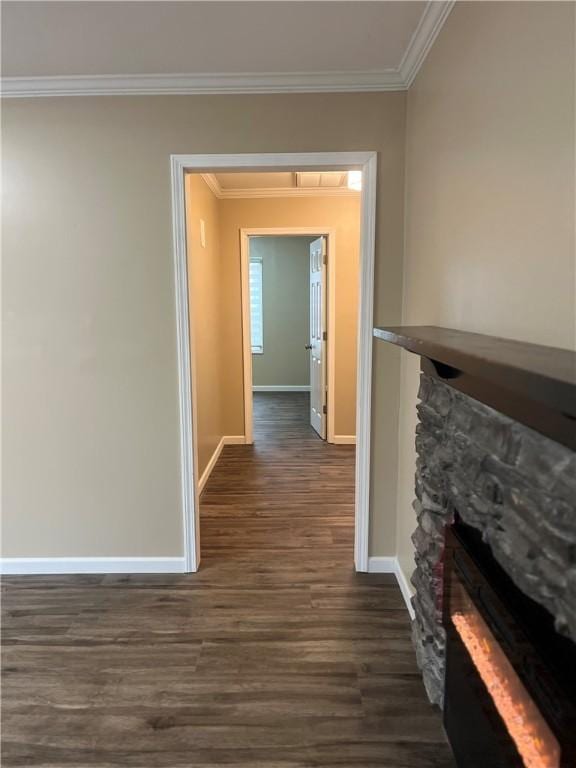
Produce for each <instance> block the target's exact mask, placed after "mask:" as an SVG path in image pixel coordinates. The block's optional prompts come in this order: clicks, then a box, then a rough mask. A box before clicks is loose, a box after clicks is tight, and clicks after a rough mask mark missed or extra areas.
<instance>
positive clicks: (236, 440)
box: [222, 435, 246, 445]
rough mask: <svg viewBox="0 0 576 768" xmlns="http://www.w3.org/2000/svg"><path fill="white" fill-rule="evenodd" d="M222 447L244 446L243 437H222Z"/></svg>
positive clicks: (244, 440)
mask: <svg viewBox="0 0 576 768" xmlns="http://www.w3.org/2000/svg"><path fill="white" fill-rule="evenodd" d="M222 440H224V445H246V436H245V435H224V437H223V438H222Z"/></svg>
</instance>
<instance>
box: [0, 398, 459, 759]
mask: <svg viewBox="0 0 576 768" xmlns="http://www.w3.org/2000/svg"><path fill="white" fill-rule="evenodd" d="M254 405H255V408H254V410H255V440H256V442H255V445H254V446H231V447H226V448H225V450H224V452H223V454H222V456H221V458H220V460H219V462H218V464H217V466H216V468H215V470H214V472H213V474H212V476H211V478H210V480H209V483H208V485H207V487H206V490H205V492H204V494H203V496H202V503H201V534H202V565H201V570H200V572H199V573H198V574H195V575H167V576H154V575H145V576H120V575H117V576H114V575H108V576H60V577H57V576H51V577H48V576H36V577H34V576H32V577H8V578H5V579H4V603H3V611H4V622H3V636H4V637H3V641H4V659H3V663H4V669H5V678H4V687H3V691H2V695H3V738H4V747H3V755H2V764H3V765H4V766H6V768H8V767H9V766H29V767H32V766H36V767H38V766H43V767H44V768H48V766H49V767H50V768H64V767H66V768H88V766H90V768H120V767H121V766H126V767H128V766H130V767H131V768H154V767H156V766H158V767H162V768H179V767H182V768H184V766H186V768H212V767H215V766H222V765H228V766H243V768H309V767H312V766H325V767H328V766H331V767H333V768H336V766H339V767H340V768H450V767H451V766H452V762H451V758H450V753H449V749H448V747H447V745H446V742H445V738H444V735H443V732H442V729H441V725H440V716H439V714H438V713H437V712H436V711H435V710H433V709H432V708H431V707H430V705H429V704H428V702H427V700H426V697H425V694H424V689H423V686H422V682H421V679H420V676H419V673H418V670H417V669H416V664H415V659H414V652H413V650H412V646H411V643H410V629H409V622H408V616H407V613H406V609H405V607H404V604H403V601H402V598H401V595H400V592H399V589H398V587H397V586H396V583H395V581H394V578H393V577H392V576H388V575H380V576H377V575H365V574H355V573H354V571H353V566H352V546H353V475H354V449H353V447H352V446H333V445H328V444H325V443H323V442H322V441H321V440H320V439H319V438H318V437H317V436H316V435H315V433H314V432H313V431H312V429H311V428H310V427H309V426H308V417H307V395H305V394H294V395H293V394H290V395H278V394H262V395H257V396H256V397H255V404H254Z"/></svg>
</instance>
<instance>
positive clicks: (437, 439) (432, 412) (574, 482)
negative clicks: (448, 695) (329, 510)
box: [412, 374, 576, 706]
mask: <svg viewBox="0 0 576 768" xmlns="http://www.w3.org/2000/svg"><path fill="white" fill-rule="evenodd" d="M418 396H419V398H420V402H419V404H418V406H417V408H418V416H419V423H418V426H417V428H416V451H417V454H418V459H417V470H416V501H415V502H414V508H415V510H416V514H417V518H418V526H417V529H416V531H415V532H414V535H413V537H412V540H413V542H414V545H415V547H416V570H415V572H414V575H413V577H412V584H413V585H414V588H415V590H416V594H415V596H414V598H413V605H414V609H415V612H416V618H415V620H414V622H413V625H412V629H413V632H412V635H413V640H414V645H415V648H416V653H417V657H418V663H419V666H420V668H421V670H422V674H423V677H424V683H425V685H426V690H427V692H428V696H429V698H430V700H431V701H432V702H434V703H436V704H439V705H440V706H442V705H443V691H444V646H445V635H444V630H443V628H442V625H441V595H442V559H443V547H444V527H445V525H446V524H447V523H449V522H450V521H451V519H452V517H453V514H454V511H455V510H457V511H458V513H459V514H460V516H461V517H462V519H463V520H464V522H466V523H468V524H469V525H472V526H474V527H475V528H477V529H479V530H480V531H482V535H483V538H484V540H485V541H486V542H487V543H488V544H489V545H490V547H491V549H492V552H493V554H494V556H495V557H496V559H497V560H498V562H499V563H500V564H501V565H502V566H503V568H504V569H505V570H506V571H507V572H508V574H509V575H510V576H511V577H512V579H513V580H514V582H515V583H516V585H517V586H518V587H519V588H520V589H521V590H522V591H523V592H525V593H526V594H528V595H529V596H530V597H532V598H533V599H534V600H536V601H537V602H539V603H540V604H542V605H543V606H544V607H545V608H547V609H548V610H549V611H550V613H551V614H552V615H553V616H554V617H555V621H556V627H557V629H558V631H559V632H561V633H563V634H565V635H568V636H570V637H571V638H572V639H573V640H575V641H576V454H575V453H574V452H573V451H571V450H569V449H568V448H565V447H564V446H562V445H559V444H558V443H555V442H553V441H552V440H549V439H548V438H546V437H543V436H542V435H540V434H538V433H537V432H534V431H533V430H531V429H529V428H528V427H525V426H523V425H521V424H518V422H515V421H512V420H511V419H509V418H507V417H506V416H503V415H502V414H500V413H498V412H497V411H494V410H493V409H492V408H489V407H488V406H486V405H483V404H482V403H479V402H478V401H476V400H473V399H472V398H471V397H468V396H467V395H463V394H462V393H460V392H458V391H456V390H455V389H452V388H451V387H450V386H448V385H447V384H444V383H443V382H442V381H439V380H437V379H435V378H432V377H430V376H427V375H425V374H422V376H421V380H420V390H419V393H418Z"/></svg>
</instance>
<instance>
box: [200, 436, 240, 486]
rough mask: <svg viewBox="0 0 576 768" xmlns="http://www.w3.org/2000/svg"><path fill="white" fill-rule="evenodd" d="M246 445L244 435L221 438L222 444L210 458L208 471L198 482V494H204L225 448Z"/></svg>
mask: <svg viewBox="0 0 576 768" xmlns="http://www.w3.org/2000/svg"><path fill="white" fill-rule="evenodd" d="M245 444H246V438H245V437H244V435H224V437H221V438H220V442H219V443H218V445H217V446H216V448H215V450H214V453H213V454H212V456H211V457H210V461H209V462H208V464H207V465H206V469H205V470H204V472H202V475H201V477H200V480H199V481H198V493H202V491H203V490H204V486H205V485H206V483H207V482H208V478H209V477H210V475H211V473H212V470H213V469H214V467H215V466H216V462H217V461H218V459H219V458H220V454H221V453H222V448H224V446H225V445H245Z"/></svg>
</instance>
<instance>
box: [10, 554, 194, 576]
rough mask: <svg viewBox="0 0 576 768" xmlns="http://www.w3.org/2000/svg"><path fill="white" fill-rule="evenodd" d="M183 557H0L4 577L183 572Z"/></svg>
mask: <svg viewBox="0 0 576 768" xmlns="http://www.w3.org/2000/svg"><path fill="white" fill-rule="evenodd" d="M185 570H186V568H185V560H184V558H183V557H3V558H1V559H0V573H2V574H4V575H33V574H65V573H69V574H75V573H185Z"/></svg>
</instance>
